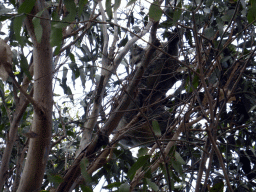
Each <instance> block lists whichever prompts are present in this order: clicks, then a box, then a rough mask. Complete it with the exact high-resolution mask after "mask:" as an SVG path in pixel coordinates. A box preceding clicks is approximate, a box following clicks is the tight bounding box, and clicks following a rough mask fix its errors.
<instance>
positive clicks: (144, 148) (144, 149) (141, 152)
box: [137, 147, 148, 157]
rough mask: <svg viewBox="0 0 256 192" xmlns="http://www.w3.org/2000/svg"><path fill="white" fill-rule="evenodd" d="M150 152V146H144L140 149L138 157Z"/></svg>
mask: <svg viewBox="0 0 256 192" xmlns="http://www.w3.org/2000/svg"><path fill="white" fill-rule="evenodd" d="M147 152H148V148H146V147H142V148H140V149H139V151H138V154H137V157H142V156H143V155H146V154H147Z"/></svg>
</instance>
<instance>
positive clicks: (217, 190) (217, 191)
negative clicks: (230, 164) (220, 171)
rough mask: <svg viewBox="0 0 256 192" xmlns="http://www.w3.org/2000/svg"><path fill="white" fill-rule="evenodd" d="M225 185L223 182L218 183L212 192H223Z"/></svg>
mask: <svg viewBox="0 0 256 192" xmlns="http://www.w3.org/2000/svg"><path fill="white" fill-rule="evenodd" d="M223 188H224V183H223V181H221V182H219V183H216V184H215V185H213V187H212V188H211V189H210V192H223Z"/></svg>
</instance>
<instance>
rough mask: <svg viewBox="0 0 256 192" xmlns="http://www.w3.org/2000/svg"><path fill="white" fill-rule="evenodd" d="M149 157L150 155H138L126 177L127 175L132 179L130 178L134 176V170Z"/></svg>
mask: <svg viewBox="0 0 256 192" xmlns="http://www.w3.org/2000/svg"><path fill="white" fill-rule="evenodd" d="M149 158H150V155H145V156H142V157H139V158H138V160H137V162H135V163H134V164H133V165H132V167H131V168H130V169H129V171H128V173H127V177H129V179H130V180H132V178H133V177H134V175H135V173H136V171H137V170H138V169H139V168H140V167H142V166H143V165H145V164H146V163H147V162H148V159H149Z"/></svg>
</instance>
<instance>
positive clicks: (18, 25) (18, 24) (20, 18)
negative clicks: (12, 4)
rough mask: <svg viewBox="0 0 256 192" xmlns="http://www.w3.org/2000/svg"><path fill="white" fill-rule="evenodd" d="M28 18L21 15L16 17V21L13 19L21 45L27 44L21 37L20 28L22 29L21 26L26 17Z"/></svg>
mask: <svg viewBox="0 0 256 192" xmlns="http://www.w3.org/2000/svg"><path fill="white" fill-rule="evenodd" d="M25 18H26V16H25V15H21V16H18V17H15V19H14V21H13V30H14V34H15V37H16V40H17V41H18V42H19V43H20V45H21V46H22V47H23V46H24V45H25V44H24V42H23V41H22V39H21V37H20V30H21V26H22V24H23V21H24V19H25Z"/></svg>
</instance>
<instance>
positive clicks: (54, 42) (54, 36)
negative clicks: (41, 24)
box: [50, 28, 62, 47]
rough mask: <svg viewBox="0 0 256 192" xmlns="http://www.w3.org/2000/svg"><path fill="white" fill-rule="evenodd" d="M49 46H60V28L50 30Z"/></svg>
mask: <svg viewBox="0 0 256 192" xmlns="http://www.w3.org/2000/svg"><path fill="white" fill-rule="evenodd" d="M50 42H51V46H52V47H54V46H57V47H58V46H61V43H62V29H61V28H52V32H51V39H50Z"/></svg>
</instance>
